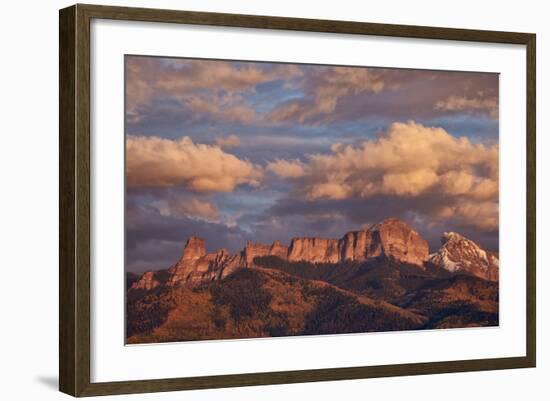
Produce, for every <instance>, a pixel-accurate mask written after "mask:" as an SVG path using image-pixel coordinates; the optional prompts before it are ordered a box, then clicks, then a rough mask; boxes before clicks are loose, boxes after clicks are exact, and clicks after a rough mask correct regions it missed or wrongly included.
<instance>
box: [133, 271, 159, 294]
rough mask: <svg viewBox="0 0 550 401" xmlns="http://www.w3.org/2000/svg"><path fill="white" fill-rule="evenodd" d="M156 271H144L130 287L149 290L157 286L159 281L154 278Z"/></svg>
mask: <svg viewBox="0 0 550 401" xmlns="http://www.w3.org/2000/svg"><path fill="white" fill-rule="evenodd" d="M155 276H156V272H145V273H143V275H142V276H141V277H140V278H139V280H137V281H136V282H135V283H134V284H132V287H131V288H132V289H134V290H145V291H151V290H152V289H153V288H156V287H158V286H159V285H160V284H161V283H160V281H159V280H157V279H156V277H155Z"/></svg>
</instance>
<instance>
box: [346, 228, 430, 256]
mask: <svg viewBox="0 0 550 401" xmlns="http://www.w3.org/2000/svg"><path fill="white" fill-rule="evenodd" d="M339 249H340V261H344V260H351V261H365V260H367V259H370V258H379V257H386V258H388V259H392V260H394V261H397V262H401V263H408V264H412V265H417V266H423V263H424V261H425V260H426V259H427V258H428V254H429V248H428V242H427V241H426V240H424V238H422V237H421V236H420V234H418V233H417V232H416V231H415V230H413V229H412V228H411V227H409V226H408V225H407V224H406V223H404V222H402V221H401V220H398V219H387V220H384V221H383V222H381V223H378V224H376V225H374V226H372V227H370V228H367V229H364V230H360V231H350V232H348V233H347V234H346V235H344V237H343V238H342V239H341V240H340V241H339Z"/></svg>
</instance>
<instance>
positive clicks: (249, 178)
mask: <svg viewBox="0 0 550 401" xmlns="http://www.w3.org/2000/svg"><path fill="white" fill-rule="evenodd" d="M126 177H127V184H128V186H130V187H151V186H152V187H155V186H157V187H174V186H181V187H184V188H185V189H187V190H189V191H192V192H198V193H208V192H231V191H233V190H234V189H235V187H237V186H238V185H242V184H248V185H252V186H255V185H258V184H259V181H260V179H261V177H262V172H261V170H260V168H259V167H257V166H255V165H253V164H252V163H250V162H249V161H247V160H241V159H239V158H237V157H236V156H234V155H232V154H230V153H226V152H225V151H223V150H222V149H221V148H220V147H218V146H213V145H205V144H196V143H194V142H193V141H192V140H191V139H190V138H189V137H182V138H180V139H177V140H170V139H164V138H159V137H143V136H127V138H126Z"/></svg>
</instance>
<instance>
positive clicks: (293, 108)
mask: <svg viewBox="0 0 550 401" xmlns="http://www.w3.org/2000/svg"><path fill="white" fill-rule="evenodd" d="M313 71H314V70H313ZM301 86H303V89H304V91H305V95H306V96H305V98H303V99H300V100H294V101H290V102H287V103H284V104H282V105H281V106H279V107H277V108H276V109H275V110H273V111H271V112H270V113H269V114H268V116H267V119H268V120H270V121H273V122H281V121H288V120H292V121H295V122H299V123H304V122H305V121H306V120H307V119H309V118H310V117H314V116H317V115H321V116H323V115H328V114H330V113H332V112H334V110H335V108H336V106H337V104H338V101H339V99H340V98H342V97H344V96H347V95H350V94H353V95H357V94H360V93H363V92H367V93H369V92H370V93H374V94H376V93H379V92H381V91H382V90H383V89H385V88H386V87H387V86H388V85H387V84H386V83H385V82H384V79H383V75H382V73H381V72H380V71H379V70H376V69H369V68H353V67H319V68H317V73H315V72H312V73H310V74H309V75H308V76H307V78H306V79H305V80H304V81H303V82H301Z"/></svg>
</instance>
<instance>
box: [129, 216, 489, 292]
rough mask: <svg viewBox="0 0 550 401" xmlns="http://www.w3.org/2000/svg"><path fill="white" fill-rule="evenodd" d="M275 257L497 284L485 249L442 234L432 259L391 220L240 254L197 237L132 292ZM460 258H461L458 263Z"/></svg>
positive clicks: (250, 247) (252, 246) (198, 279)
mask: <svg viewBox="0 0 550 401" xmlns="http://www.w3.org/2000/svg"><path fill="white" fill-rule="evenodd" d="M266 256H276V257H278V258H280V259H283V260H286V261H288V262H308V263H314V264H318V263H325V264H327V263H328V264H335V265H336V264H339V263H344V262H348V261H351V262H361V263H362V262H368V261H370V260H376V259H385V260H392V261H395V262H397V263H403V264H407V265H412V266H416V267H418V268H419V269H422V270H425V269H426V264H427V263H430V264H432V265H435V266H437V267H440V268H443V269H446V270H448V271H451V272H456V271H463V272H466V273H469V274H473V275H475V276H478V277H482V278H484V279H487V280H491V281H496V280H498V257H497V256H496V254H495V253H491V252H489V251H485V250H483V249H482V248H481V247H479V245H477V244H475V243H474V242H473V241H471V240H469V239H467V238H465V237H463V236H461V235H460V234H458V233H444V234H443V237H442V246H441V248H440V249H439V250H437V251H436V252H435V253H432V254H430V253H429V248H428V243H427V241H426V240H425V239H424V238H422V236H421V235H420V234H419V233H418V232H417V231H416V230H414V229H413V228H411V227H410V226H409V225H407V224H406V223H405V222H403V221H401V220H399V219H396V218H389V219H386V220H384V221H382V222H380V223H377V224H375V225H373V226H370V227H364V228H362V229H360V230H354V231H348V232H347V233H345V234H344V235H343V236H342V237H341V238H339V239H334V238H322V237H294V238H292V239H291V241H290V244H289V245H288V246H286V245H283V244H282V243H281V242H280V241H278V240H276V241H274V242H273V243H272V244H261V243H253V242H247V243H246V245H245V247H244V248H243V249H242V250H241V251H240V252H238V253H236V254H234V255H231V254H230V253H229V252H228V251H227V250H226V249H223V248H222V249H219V250H217V251H216V252H212V253H207V252H206V246H205V241H204V240H203V239H202V238H200V237H196V236H191V237H189V238H188V239H187V242H186V244H185V247H184V249H183V252H182V256H181V258H180V259H179V260H178V261H177V262H176V263H175V264H174V265H172V266H171V267H170V268H169V269H168V272H167V274H168V276H169V277H168V279H163V280H160V279H159V277H158V276H160V273H158V271H157V272H154V271H148V272H145V273H143V274H142V276H141V277H140V278H139V279H137V280H136V281H134V282H133V284H132V286H131V288H134V289H149V290H150V289H152V288H155V287H156V286H159V285H162V284H166V285H168V286H178V285H190V286H196V285H199V284H201V283H203V282H208V281H213V280H222V279H224V278H226V277H227V276H229V275H230V274H232V273H233V272H235V271H236V270H238V269H240V268H250V267H254V266H256V265H255V262H254V260H255V259H256V258H258V257H266ZM460 258H464V260H461V259H460Z"/></svg>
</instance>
